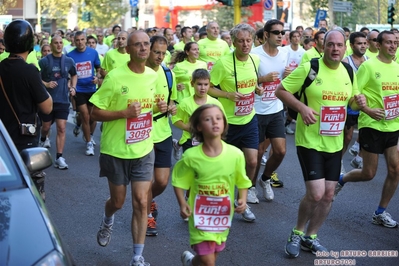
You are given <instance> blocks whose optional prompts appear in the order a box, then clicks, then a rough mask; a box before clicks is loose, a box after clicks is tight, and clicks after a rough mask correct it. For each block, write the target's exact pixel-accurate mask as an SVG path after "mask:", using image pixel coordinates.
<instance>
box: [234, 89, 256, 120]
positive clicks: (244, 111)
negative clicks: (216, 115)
mask: <svg viewBox="0 0 399 266" xmlns="http://www.w3.org/2000/svg"><path fill="white" fill-rule="evenodd" d="M254 101H255V93H254V92H251V93H248V94H245V95H244V96H243V97H241V99H240V100H239V101H238V102H236V106H235V109H234V114H235V115H236V116H244V115H249V114H250V113H251V112H252V110H253V109H254Z"/></svg>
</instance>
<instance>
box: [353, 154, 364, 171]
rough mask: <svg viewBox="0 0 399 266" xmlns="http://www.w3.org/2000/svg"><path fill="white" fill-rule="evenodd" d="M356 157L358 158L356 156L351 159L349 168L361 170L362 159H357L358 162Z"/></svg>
mask: <svg viewBox="0 0 399 266" xmlns="http://www.w3.org/2000/svg"><path fill="white" fill-rule="evenodd" d="M357 157H358V156H357V155H356V157H355V158H353V159H352V161H351V166H352V167H353V168H356V169H362V168H363V159H362V157H359V158H360V160H358V158H357Z"/></svg>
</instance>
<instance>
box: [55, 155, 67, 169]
mask: <svg viewBox="0 0 399 266" xmlns="http://www.w3.org/2000/svg"><path fill="white" fill-rule="evenodd" d="M54 167H55V168H58V169H60V170H64V169H68V165H67V164H66V163H65V159H64V157H60V158H58V159H57V160H55V164H54Z"/></svg>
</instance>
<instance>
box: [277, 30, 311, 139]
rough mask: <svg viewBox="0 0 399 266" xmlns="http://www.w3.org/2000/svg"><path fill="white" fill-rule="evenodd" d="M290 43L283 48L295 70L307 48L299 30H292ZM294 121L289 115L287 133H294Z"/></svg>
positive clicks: (292, 68)
mask: <svg viewBox="0 0 399 266" xmlns="http://www.w3.org/2000/svg"><path fill="white" fill-rule="evenodd" d="M289 38H290V45H287V46H284V47H283V48H282V49H284V50H286V51H288V64H287V66H288V67H289V68H290V70H291V71H294V69H295V68H297V67H298V66H299V64H300V63H301V59H302V56H303V54H304V53H305V49H303V48H302V46H300V45H299V44H300V42H301V34H300V32H299V31H296V30H294V31H291V32H290V36H289ZM291 122H292V118H291V117H290V116H289V115H287V119H286V120H285V124H284V127H285V133H287V134H290V135H292V134H294V133H295V132H294V130H292V129H291V127H290V124H291Z"/></svg>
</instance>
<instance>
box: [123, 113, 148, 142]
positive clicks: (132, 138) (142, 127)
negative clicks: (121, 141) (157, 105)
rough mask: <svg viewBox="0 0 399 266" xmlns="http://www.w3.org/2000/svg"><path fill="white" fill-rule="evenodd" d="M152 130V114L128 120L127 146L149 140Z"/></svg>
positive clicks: (144, 114)
mask: <svg viewBox="0 0 399 266" xmlns="http://www.w3.org/2000/svg"><path fill="white" fill-rule="evenodd" d="M151 129H152V112H148V113H143V114H140V115H139V116H138V117H135V118H128V119H126V144H131V143H136V142H140V141H143V140H145V139H148V138H149V137H150V132H151Z"/></svg>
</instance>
